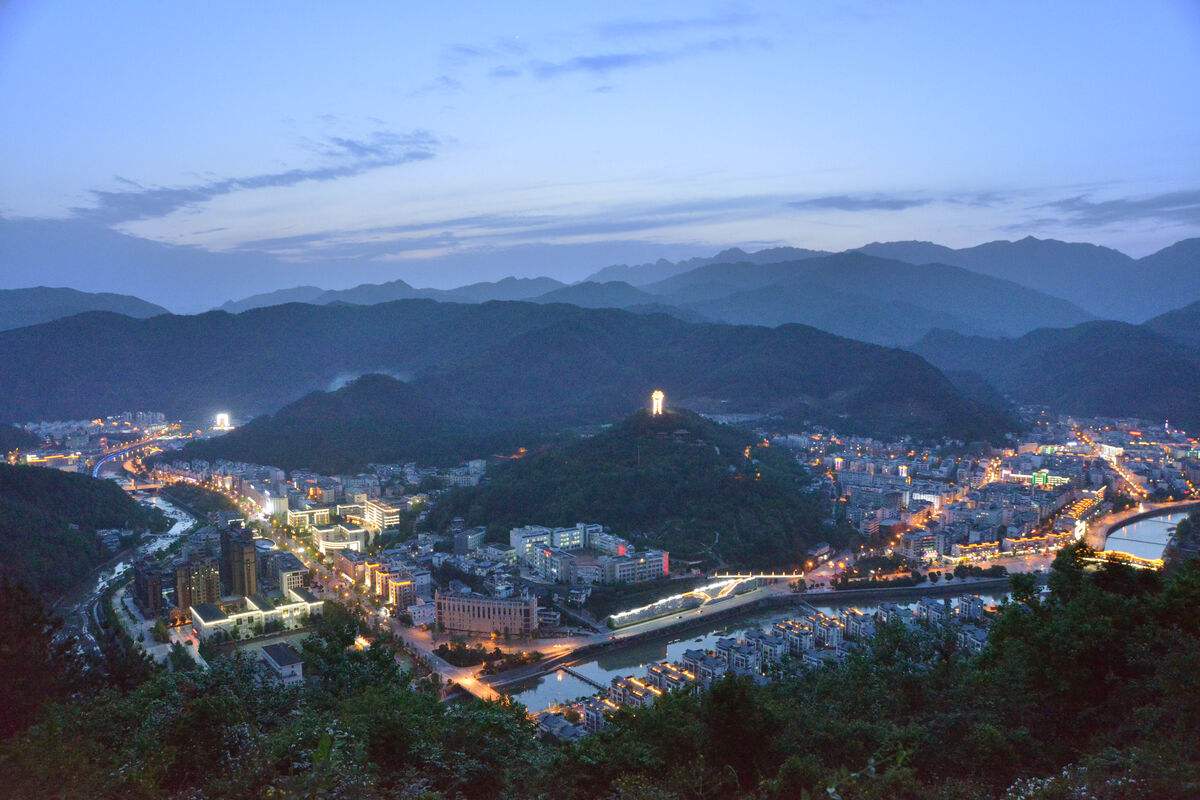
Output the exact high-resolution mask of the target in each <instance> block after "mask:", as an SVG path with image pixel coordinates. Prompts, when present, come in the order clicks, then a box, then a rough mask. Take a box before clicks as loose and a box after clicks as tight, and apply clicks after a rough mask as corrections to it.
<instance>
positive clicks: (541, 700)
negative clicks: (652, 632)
mask: <svg viewBox="0 0 1200 800" xmlns="http://www.w3.org/2000/svg"><path fill="white" fill-rule="evenodd" d="M980 596H981V597H983V599H984V600H985V601H987V602H988V603H998V602H999V601H1000V600H1001V599H1002V598H1003V597H1004V593H1003V592H1001V593H987V592H981V593H980ZM806 599H807V600H808V602H809V604H810V605H812V607H813V608H815V609H817V610H818V611H822V612H824V613H826V614H835V613H837V610H838V609H839V608H846V607H847V606H854V607H856V608H860V609H862V610H863V611H868V612H869V611H873V610H874V609H875V608H876V605H868V604H864V603H851V602H841V603H837V602H831V601H834V600H836V599H837V598H836V597H820V596H817V597H813V596H812V595H810V596H809V597H808V598H806ZM916 602H917V601H916V600H915V599H914V600H903V601H896V603H897V605H901V606H910V607H911V606H913V605H915V604H916ZM799 615H800V609H799V607H798V606H789V607H786V608H775V609H771V610H769V611H762V610H758V611H748V612H746V614H745V615H742V616H737V617H731V618H729V619H726V620H721V621H719V622H716V623H714V624H713V627H711V628H709V629H708V630H705V629H703V628H700V629H692V630H690V631H687V632H685V633H682V634H677V635H675V636H671V635H670V633H667V634H665V635H664V636H663V637H662V638H661V639H655V640H651V641H647V642H643V643H640V644H635V645H629V646H626V647H619V648H613V649H611V650H605V651H603V652H601V653H600V654H599V655H598V656H596V657H595V658H592V659H589V660H587V661H583V662H581V663H579V664H577V665H574V666H572V667H571V669H572V671H574V672H577V673H579V674H580V675H584V676H586V677H588V678H590V679H591V680H593V681H596V682H597V683H600V684H603V685H605V686H607V685H608V684H609V683H610V682H611V681H612V679H613V678H615V677H618V676H622V675H640V674H642V673H643V672H645V670H646V667H648V666H649V665H651V664H657V663H658V662H660V661H679V660H680V659H681V658H683V652H684V651H685V650H691V649H693V648H700V649H704V650H711V649H712V648H713V647H715V646H716V642H717V639H720V638H723V637H726V636H740V635H741V634H743V633H744V632H746V631H747V630H750V629H751V628H766V627H767V626H769V625H771V624H773V623H775V622H778V621H780V620H785V619H791V618H795V617H797V616H799ZM597 691H598V690H597V689H596V687H595V686H592V685H591V684H589V683H588V682H587V681H584V680H580V679H579V678H577V677H575V676H574V675H570V674H568V673H566V672H563V671H562V670H556V671H555V672H552V673H550V674H549V675H543V676H541V677H539V678H535V679H533V680H531V681H529V682H527V683H524V684H518V685H516V686H514V687H513V688H512V690H511V691H510V696H511V697H512V698H513V699H514V700H518V701H520V702H521V703H524V704H525V706H526V707H527V708H528V709H529V710H530V711H541V710H543V709H545V708H547V707H549V706H551V705H554V704H557V703H564V702H567V701H571V700H575V699H577V698H580V697H584V696H587V695H592V694H595V693H596V692H597Z"/></svg>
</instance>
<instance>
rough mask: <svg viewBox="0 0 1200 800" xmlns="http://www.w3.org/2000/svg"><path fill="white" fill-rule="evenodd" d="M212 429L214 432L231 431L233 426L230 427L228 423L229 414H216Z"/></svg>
mask: <svg viewBox="0 0 1200 800" xmlns="http://www.w3.org/2000/svg"><path fill="white" fill-rule="evenodd" d="M212 429H213V430H214V431H231V430H233V425H231V424H230V422H229V414H227V413H224V412H222V413H220V414H217V416H216V418H215V419H214V420H213V426H212Z"/></svg>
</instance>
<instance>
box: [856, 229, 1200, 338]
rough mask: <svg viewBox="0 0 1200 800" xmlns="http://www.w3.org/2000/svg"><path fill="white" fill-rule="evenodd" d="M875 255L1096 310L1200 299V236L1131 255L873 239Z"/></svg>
mask: <svg viewBox="0 0 1200 800" xmlns="http://www.w3.org/2000/svg"><path fill="white" fill-rule="evenodd" d="M861 249H862V251H863V252H866V253H870V254H872V255H879V256H884V257H887V258H894V259H897V260H900V261H908V262H910V263H913V264H926V263H931V262H938V263H943V264H953V265H955V266H960V267H964V268H966V269H969V270H971V271H973V272H978V273H982V274H984V275H992V276H995V277H998V278H1005V279H1007V280H1010V281H1014V282H1016V283H1019V284H1022V285H1023V286H1026V287H1030V288H1034V289H1037V290H1039V291H1041V292H1045V293H1046V294H1049V295H1053V296H1055V297H1061V298H1065V299H1067V300H1071V301H1073V302H1075V303H1077V304H1078V305H1080V306H1082V307H1083V308H1085V309H1087V310H1088V311H1089V312H1091V313H1092V314H1093V315H1095V316H1098V317H1102V318H1107V319H1119V320H1124V321H1126V322H1142V321H1144V320H1146V319H1149V318H1150V317H1152V316H1154V315H1156V314H1161V313H1163V312H1165V311H1168V310H1170V309H1171V308H1174V307H1176V306H1178V305H1179V303H1180V302H1191V301H1195V300H1200V239H1185V240H1183V241H1181V242H1176V243H1175V244H1173V245H1170V246H1169V247H1165V248H1163V249H1162V250H1159V251H1158V252H1157V253H1152V254H1151V255H1148V256H1145V257H1143V258H1139V259H1134V258H1130V257H1129V256H1127V255H1125V254H1124V253H1122V252H1119V251H1117V250H1113V249H1111V248H1108V247H1100V246H1098V245H1094V244H1087V243H1082V242H1078V243H1077V242H1060V241H1057V240H1054V239H1036V238H1034V237H1032V236H1027V237H1025V238H1024V239H1021V240H1019V241H1015V242H1008V241H996V242H987V243H985V244H981V245H977V246H975V247H966V248H962V249H961V250H953V249H951V248H948V247H943V246H941V245H936V244H932V243H930V242H883V243H879V242H876V243H874V244H869V245H867V246H866V247H863V248H861Z"/></svg>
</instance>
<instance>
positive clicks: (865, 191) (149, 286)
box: [0, 0, 1200, 308]
mask: <svg viewBox="0 0 1200 800" xmlns="http://www.w3.org/2000/svg"><path fill="white" fill-rule="evenodd" d="M1197 85H1200V3H1197V2H1195V0H1184V1H1183V2H1128V3H1106V2H1096V1H1094V0H1093V1H1091V2H1064V1H1060V2H1055V3H1044V2H995V3H992V2H971V3H961V2H911V3H893V2H880V3H832V2H831V3H826V2H787V3H754V4H751V3H744V4H738V3H735V4H723V3H717V4H704V3H698V2H695V0H691V1H690V2H678V3H671V2H662V3H655V4H646V3H623V2H612V1H608V2H603V3H568V4H555V5H553V6H552V5H551V4H545V3H520V2H510V3H458V4H452V5H451V4H442V3H394V2H381V3H371V2H358V3H353V4H344V3H317V2H308V3H282V2H279V3H275V2H258V3H222V2H208V3H183V2H178V3H153V2H120V1H119V0H118V1H116V2H111V3H103V4H87V3H81V2H56V0H38V2H28V1H26V0H9V2H7V3H4V4H3V5H0V109H3V129H4V135H3V136H0V217H2V218H3V221H4V222H5V223H6V225H5V226H4V228H3V231H6V233H3V234H2V235H0V286H7V287H12V286H18V285H29V283H30V282H33V281H37V282H48V283H57V284H60V285H72V286H77V287H78V288H86V289H90V290H100V289H107V290H116V291H121V290H125V289H127V288H129V287H133V288H136V289H138V290H139V292H140V293H141V294H143V295H152V296H153V298H152V299H157V300H158V301H160V302H165V303H167V304H169V305H171V306H172V307H176V308H184V307H190V306H196V305H205V304H207V303H210V302H219V300H220V299H229V298H231V297H239V296H243V295H246V294H250V293H252V292H256V291H263V290H265V289H269V288H276V287H283V286H291V285H297V284H303V283H315V284H317V285H320V286H324V287H327V288H340V287H343V286H348V285H352V284H354V283H358V282H362V281H364V280H390V279H394V278H403V279H405V280H408V281H409V282H410V283H414V284H416V285H425V286H439V287H448V286H454V285H459V284H462V283H467V282H470V281H474V280H482V279H495V278H498V277H501V276H503V275H507V274H518V275H550V276H553V277H557V278H560V279H563V280H578V279H580V278H582V277H584V276H585V275H586V274H588V273H589V272H591V271H594V270H595V269H598V268H600V267H603V266H606V265H607V264H610V263H621V262H626V263H637V262H638V261H645V260H653V259H656V258H660V257H667V258H678V257H687V256H692V255H700V254H711V253H713V252H715V251H717V250H719V249H721V248H724V247H727V246H742V247H747V248H759V247H768V246H775V245H781V244H787V245H794V246H801V247H809V248H820V249H831V250H840V249H845V248H849V247H856V246H859V245H862V244H865V243H867V242H871V241H884V240H894V239H924V240H932V241H937V242H940V243H943V244H948V245H951V246H967V245H972V244H977V243H979V242H983V241H989V240H993V239H1016V238H1021V237H1023V236H1026V235H1034V236H1038V237H1052V238H1059V239H1065V240H1069V241H1091V242H1096V243H1100V244H1105V245H1108V246H1112V247H1116V248H1118V249H1121V250H1123V251H1125V252H1127V253H1129V254H1130V255H1134V256H1140V255H1144V254H1147V253H1150V252H1153V251H1154V250H1157V249H1159V248H1161V247H1163V246H1166V245H1168V244H1170V243H1172V242H1174V241H1177V240H1179V239H1183V238H1188V237H1191V236H1197V235H1200V90H1198V89H1197ZM14 231H17V232H19V233H20V234H21V235H22V236H34V235H35V234H34V233H31V232H36V235H37V236H43V237H44V238H45V248H46V249H47V250H54V249H55V248H59V250H61V251H62V252H61V253H60V256H61V257H59V258H57V259H52V260H49V261H47V262H46V263H45V264H42V263H38V264H34V262H33V261H30V260H28V259H17V258H15V257H14V258H13V259H5V258H4V251H5V249H7V250H8V251H9V254H10V255H14V254H18V253H24V252H27V251H26V250H24V249H21V248H17V247H15V246H10V247H8V248H6V247H5V237H8V236H10V234H11V233H12V232H14ZM55 231H61V232H62V233H61V235H60V234H56V233H55ZM100 232H103V233H104V234H105V235H110V234H113V233H114V232H115V233H119V234H124V235H126V236H127V237H135V238H136V239H138V240H148V241H150V242H153V243H159V244H162V245H169V246H170V247H169V248H163V249H162V251H161V252H162V253H164V254H165V255H163V256H162V257H161V259H159V260H160V261H161V262H162V263H161V264H157V268H156V270H155V271H148V270H147V269H146V268H145V265H144V264H138V263H133V262H134V259H133V258H132V257H127V258H125V259H124V260H122V258H121V257H118V256H117V255H113V253H116V252H117V251H118V250H120V247H118V246H117V245H113V248H114V249H113V250H112V253H109V259H110V263H106V264H105V265H103V268H100V267H98V266H97V264H94V263H90V260H89V256H88V253H89V248H88V247H82V248H80V249H79V250H77V251H70V252H68V251H66V250H63V248H65V247H66V245H65V244H63V243H64V242H68V241H77V240H80V241H83V240H86V241H92V240H91V239H88V236H99V235H100ZM85 233H86V234H87V235H86V236H85V235H84V234H85ZM118 238H119V241H122V242H126V243H129V240H128V239H127V238H120V237H118ZM10 241H12V239H10ZM23 241H24V240H23ZM114 241H116V240H114ZM138 244H140V243H138ZM97 247H98V246H97V245H91V246H90V249H91V251H92V252H95V251H96V250H97ZM106 252H108V251H106ZM172 253H175V254H191V255H193V256H207V254H209V253H214V254H219V255H221V256H222V259H218V260H215V261H206V260H205V259H204V258H199V257H193V258H181V259H179V260H178V264H177V265H176V260H175V259H174V258H173V257H172V256H171V255H170V254H172ZM5 261H8V263H7V264H6V263H5ZM17 261H20V263H15V262H17ZM126 262H128V263H126ZM173 265H174V266H173ZM205 265H209V266H205ZM212 265H216V266H212ZM222 265H225V266H222ZM234 265H236V266H234ZM122 270H124V272H123V271H122ZM188 270H191V271H192V272H194V273H205V274H185V273H187V272H188Z"/></svg>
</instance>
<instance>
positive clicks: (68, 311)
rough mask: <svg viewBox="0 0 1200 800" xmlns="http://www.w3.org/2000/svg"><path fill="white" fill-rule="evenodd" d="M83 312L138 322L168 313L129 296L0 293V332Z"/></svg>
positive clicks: (43, 290)
mask: <svg viewBox="0 0 1200 800" xmlns="http://www.w3.org/2000/svg"><path fill="white" fill-rule="evenodd" d="M85 311H112V312H114V313H117V314H124V315H126V316H129V317H138V318H144V317H153V316H154V315H156V314H167V313H170V312H168V311H167V310H166V309H165V308H163V307H162V306H156V305H154V303H147V302H146V301H145V300H142V299H140V298H137V297H133V296H132V295H128V294H110V293H108V292H80V291H78V290H76V289H67V288H61V287H58V288H55V287H49V286H34V287H31V288H29V289H0V331H4V330H11V329H13V328H23V327H25V326H26V325H37V324H38V323H40V322H50V321H51V320H56V319H62V318H63V317H69V316H72V315H73V314H81V313H83V312H85Z"/></svg>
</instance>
